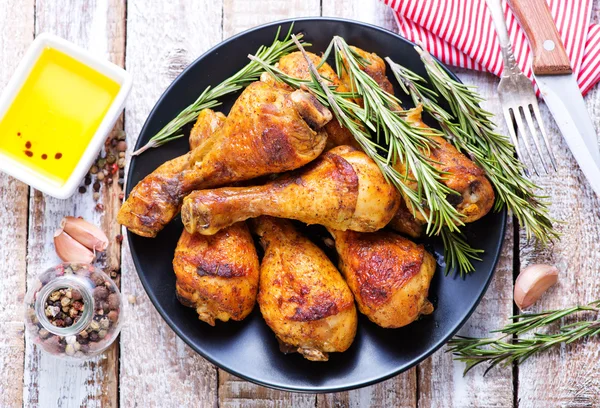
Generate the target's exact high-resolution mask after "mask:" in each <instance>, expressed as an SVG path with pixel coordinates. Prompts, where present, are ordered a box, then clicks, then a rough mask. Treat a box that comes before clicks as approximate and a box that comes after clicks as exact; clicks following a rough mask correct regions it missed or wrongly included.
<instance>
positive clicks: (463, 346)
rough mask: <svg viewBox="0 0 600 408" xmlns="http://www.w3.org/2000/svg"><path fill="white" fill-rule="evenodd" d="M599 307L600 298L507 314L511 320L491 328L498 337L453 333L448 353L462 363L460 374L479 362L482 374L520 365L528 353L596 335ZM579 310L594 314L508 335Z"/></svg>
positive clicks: (598, 322) (537, 326)
mask: <svg viewBox="0 0 600 408" xmlns="http://www.w3.org/2000/svg"><path fill="white" fill-rule="evenodd" d="M599 306H600V300H599V301H595V302H592V303H590V304H588V305H586V306H575V307H571V308H568V309H559V310H549V311H544V312H541V313H535V314H524V315H516V316H511V317H510V318H509V319H510V320H511V323H509V324H507V325H506V326H504V327H503V328H502V329H499V330H494V331H492V333H502V334H503V335H502V336H499V337H497V338H475V337H462V336H457V337H455V338H453V339H452V340H450V342H449V343H448V345H449V347H450V348H449V350H448V352H451V353H452V354H453V355H454V359H455V360H457V361H462V362H464V363H465V364H466V367H465V371H464V374H467V373H468V372H469V371H470V370H471V369H472V368H473V367H475V366H477V365H479V364H482V363H487V364H488V368H487V369H486V371H485V374H487V372H488V371H489V370H491V369H492V368H494V367H495V366H497V365H498V364H502V365H504V366H506V365H510V364H512V363H515V364H521V363H522V362H523V361H525V360H527V359H528V358H529V357H531V356H532V355H534V354H536V353H539V352H542V351H545V350H548V349H550V348H552V347H554V346H557V345H560V344H563V343H564V344H569V343H572V342H574V341H576V340H579V339H581V338H583V337H592V336H596V335H597V334H600V318H599V316H598V313H599V312H600V308H599ZM579 312H595V313H596V314H597V315H596V318H595V319H591V320H582V321H576V322H574V323H570V324H566V325H562V326H560V327H559V328H558V330H557V331H556V332H555V333H551V334H546V333H541V332H535V333H533V335H532V336H531V337H529V338H514V339H513V338H512V336H513V335H516V336H518V335H520V334H524V333H530V332H531V331H533V330H535V329H538V328H542V327H547V326H549V325H550V324H552V323H554V322H556V321H557V320H560V319H562V318H564V317H568V316H572V315H574V314H576V313H579ZM485 374H484V375H485Z"/></svg>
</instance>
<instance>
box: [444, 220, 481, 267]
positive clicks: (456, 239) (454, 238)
mask: <svg viewBox="0 0 600 408" xmlns="http://www.w3.org/2000/svg"><path fill="white" fill-rule="evenodd" d="M440 235H441V236H442V242H443V243H444V260H445V262H446V266H445V267H444V273H445V274H446V275H448V274H449V273H450V271H457V272H458V274H459V275H460V276H461V277H464V276H465V275H467V274H469V273H471V272H473V271H474V270H475V267H474V266H473V262H472V261H473V260H475V261H481V258H480V257H479V255H480V254H482V253H483V252H484V251H483V249H476V248H473V247H471V245H469V243H468V242H467V240H466V238H465V235H464V234H463V233H462V232H461V231H450V230H448V229H447V228H443V229H442V232H441V233H440Z"/></svg>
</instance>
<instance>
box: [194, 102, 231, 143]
mask: <svg viewBox="0 0 600 408" xmlns="http://www.w3.org/2000/svg"><path fill="white" fill-rule="evenodd" d="M225 119H226V116H225V115H223V114H222V113H221V112H215V111H214V110H212V109H202V110H201V111H200V113H199V114H198V119H197V120H196V123H195V124H194V127H193V128H192V130H191V132H190V150H194V149H195V148H196V147H198V146H200V145H201V144H202V143H203V142H205V141H207V140H208V139H209V138H210V137H211V136H212V135H213V133H215V132H216V131H217V130H219V129H220V128H222V127H223V125H224V124H225Z"/></svg>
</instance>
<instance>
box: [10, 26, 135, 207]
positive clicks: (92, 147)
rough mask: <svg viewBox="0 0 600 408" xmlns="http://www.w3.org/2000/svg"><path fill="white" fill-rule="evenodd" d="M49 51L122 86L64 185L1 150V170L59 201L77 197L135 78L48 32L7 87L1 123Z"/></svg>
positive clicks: (20, 64)
mask: <svg viewBox="0 0 600 408" xmlns="http://www.w3.org/2000/svg"><path fill="white" fill-rule="evenodd" d="M46 48H53V49H56V50H58V51H61V52H63V53H65V54H67V55H69V56H70V57H72V58H74V59H76V60H78V61H80V62H82V63H84V64H85V65H87V66H89V67H91V68H92V69H94V70H96V71H97V72H99V73H101V74H104V75H105V76H107V77H108V78H110V79H112V80H113V81H115V82H116V83H118V84H119V85H120V89H119V92H118V93H117V95H116V97H115V98H114V100H113V102H112V104H111V105H110V107H109V109H108V111H107V112H106V115H104V119H102V122H101V123H100V126H99V127H98V129H97V130H96V133H95V134H94V136H93V137H92V138H91V140H90V142H89V144H88V146H87V147H86V149H85V151H84V152H83V155H82V156H81V158H80V159H79V161H78V163H77V166H76V167H75V169H74V170H73V172H72V173H71V175H70V176H69V178H68V179H67V180H66V182H65V183H64V184H62V185H58V184H57V183H54V182H52V181H51V180H49V179H47V178H46V177H44V176H43V175H41V174H39V173H38V172H36V171H35V170H33V169H31V168H29V167H27V166H25V165H23V164H21V163H19V162H17V161H15V160H14V159H12V158H11V157H9V156H7V155H5V154H3V153H2V152H1V151H0V171H2V172H4V173H7V174H9V175H11V176H13V177H15V178H17V179H19V180H21V181H22V182H24V183H26V184H28V185H30V186H31V187H33V188H35V189H37V190H40V191H41V192H43V193H46V194H48V195H51V196H53V197H56V198H61V199H65V198H68V197H70V196H71V195H73V193H74V192H75V190H76V189H77V187H78V186H79V183H80V182H81V180H82V179H83V177H84V176H85V174H86V173H87V171H88V170H89V168H90V167H91V165H92V163H93V161H94V159H95V158H96V157H97V155H98V152H99V151H100V149H101V148H102V145H103V144H104V141H105V139H106V137H107V135H108V133H109V132H110V131H111V129H112V128H113V126H114V124H115V122H116V120H117V118H118V117H119V115H120V114H121V111H122V110H123V106H124V105H125V99H126V98H127V95H128V94H129V91H130V90H131V84H132V79H131V75H130V74H129V73H127V72H126V71H125V70H124V69H123V68H121V67H119V66H117V65H115V64H113V63H111V62H109V61H107V60H105V59H103V58H100V57H98V56H96V55H94V54H92V53H90V52H89V51H86V50H84V49H83V48H81V47H78V46H76V45H75V44H73V43H70V42H69V41H66V40H64V39H62V38H59V37H57V36H55V35H52V34H47V33H44V34H41V35H38V36H37V37H36V39H35V40H34V41H33V43H32V44H31V46H30V47H29V49H28V50H27V52H26V53H25V56H24V57H23V59H22V60H21V62H20V63H19V66H18V67H17V69H16V71H15V73H14V74H13V76H12V78H11V79H10V81H9V82H8V84H7V85H6V88H4V91H3V92H2V95H1V96H0V121H1V120H2V118H4V115H5V114H6V112H7V110H8V108H9V107H10V106H11V104H12V103H13V101H14V99H15V97H16V96H17V94H18V93H19V91H20V90H21V87H22V86H23V84H24V82H25V80H26V79H27V77H28V76H29V73H30V72H31V70H32V68H33V66H34V65H35V63H36V61H37V60H38V58H39V57H40V54H41V53H42V51H43V50H44V49H46ZM0 137H2V135H0Z"/></svg>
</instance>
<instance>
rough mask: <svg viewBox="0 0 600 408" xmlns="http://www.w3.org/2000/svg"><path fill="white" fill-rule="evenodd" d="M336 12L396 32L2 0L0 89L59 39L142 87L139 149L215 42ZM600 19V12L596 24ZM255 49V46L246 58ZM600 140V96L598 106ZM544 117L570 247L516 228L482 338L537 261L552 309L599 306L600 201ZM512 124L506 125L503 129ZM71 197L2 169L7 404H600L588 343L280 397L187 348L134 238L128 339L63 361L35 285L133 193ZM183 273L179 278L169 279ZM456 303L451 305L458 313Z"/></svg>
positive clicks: (126, 261) (0, 271)
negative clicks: (76, 220)
mask: <svg viewBox="0 0 600 408" xmlns="http://www.w3.org/2000/svg"><path fill="white" fill-rule="evenodd" d="M315 15H316V16H318V15H323V16H336V17H347V18H351V19H356V20H362V21H367V22H370V23H374V24H378V25H381V26H384V27H386V28H389V29H392V30H394V29H395V22H394V19H393V16H392V14H391V13H390V12H389V11H388V10H387V9H386V7H385V6H383V5H382V4H380V3H379V2H377V1H376V0H335V1H333V0H326V1H322V0H302V1H300V0H287V1H283V0H260V1H259V0H257V1H250V0H198V1H193V0H170V1H164V0H144V1H142V0H128V1H125V0H68V1H67V0H3V1H1V2H0V85H4V84H6V82H7V81H8V79H9V77H10V76H11V74H12V72H13V70H14V68H15V67H16V65H17V63H18V61H19V60H20V58H21V56H22V55H23V52H24V51H25V49H26V48H27V47H28V46H29V44H30V43H31V41H32V40H33V38H34V36H35V35H36V34H37V33H42V32H52V33H55V34H57V35H59V36H61V37H64V38H67V39H68V40H70V41H73V42H75V43H77V44H79V45H81V46H83V47H85V48H88V49H90V50H92V51H94V52H96V53H98V54H100V55H104V56H106V57H107V58H110V59H111V60H112V61H113V62H115V63H117V64H119V65H122V66H125V67H126V68H127V70H128V71H129V72H131V73H132V74H133V77H134V81H135V83H134V87H133V91H132V92H131V95H130V96H129V99H128V102H127V106H126V109H125V113H124V115H123V120H122V121H120V122H119V123H118V124H117V126H116V129H123V128H124V130H125V132H126V133H127V138H128V142H129V146H130V149H131V147H132V146H133V145H134V142H135V140H136V137H137V135H138V133H139V131H140V129H141V126H142V124H143V122H144V120H145V118H146V116H147V115H148V113H149V111H150V109H151V108H152V106H153V105H154V103H155V102H156V100H157V98H158V97H159V96H160V94H161V93H162V92H163V90H164V89H165V88H166V87H167V86H168V85H169V83H170V82H171V81H172V80H173V79H174V78H175V77H176V76H177V75H178V74H179V73H180V72H181V70H182V69H183V68H185V67H186V66H187V65H188V64H189V63H190V62H191V61H193V60H194V59H195V58H196V57H198V56H199V55H200V54H202V53H203V52H204V51H206V50H207V49H208V48H209V47H211V46H213V45H215V44H217V43H219V42H220V41H222V40H224V39H226V38H228V37H230V36H232V35H233V34H236V33H238V32H240V31H242V30H245V29H247V28H250V27H253V26H256V25H258V24H261V23H265V22H269V21H274V20H278V19H283V18H289V17H295V16H315ZM599 17H600V9H599V4H598V2H596V3H595V6H594V11H593V17H592V18H593V20H594V21H597V20H598V18H599ZM243 52H246V51H243ZM458 74H459V76H460V77H461V78H462V79H463V80H464V81H465V82H467V83H472V84H476V85H478V86H479V90H480V92H481V93H482V94H483V95H484V96H485V97H486V98H487V99H488V101H487V103H486V107H487V108H488V109H490V110H491V111H493V112H495V113H500V109H499V104H498V100H497V95H496V92H495V90H496V84H497V82H498V81H497V78H494V77H492V76H490V75H486V74H478V73H472V72H465V71H458ZM586 101H587V105H588V110H589V112H590V114H591V115H592V118H595V122H596V127H597V128H598V129H600V123H599V122H600V120H599V119H598V118H599V117H600V92H598V89H595V90H593V91H592V92H591V93H590V94H589V95H588V96H587V97H586ZM542 111H543V112H544V116H545V118H546V119H547V120H546V124H547V127H548V128H549V132H550V135H551V139H552V145H553V146H554V149H555V152H556V156H557V159H558V162H559V166H560V167H559V170H558V173H557V174H555V175H553V176H552V177H542V178H538V179H536V182H538V183H539V184H540V185H541V186H543V187H544V192H545V193H546V194H548V195H549V196H550V198H551V200H552V203H553V204H552V206H551V211H552V216H553V217H555V218H556V219H558V220H561V221H563V222H564V223H563V224H559V225H558V228H559V230H560V231H561V232H562V234H563V236H562V240H561V241H560V242H557V243H555V244H554V245H553V246H551V247H549V248H545V249H544V248H539V247H538V246H537V245H536V244H535V243H528V242H526V241H525V238H524V235H523V232H522V231H521V230H520V229H519V228H518V226H516V225H515V223H514V222H513V221H512V220H511V221H509V225H508V229H507V234H506V242H505V244H504V249H503V253H502V258H501V260H500V263H499V265H498V267H497V270H496V274H495V277H494V279H493V282H492V284H491V286H490V288H489V290H488V292H487V294H486V296H485V298H484V300H483V301H482V303H481V304H480V305H479V307H478V308H477V311H476V312H475V313H474V314H473V316H472V318H471V319H470V320H469V322H468V323H467V324H466V325H465V327H464V328H463V329H462V331H461V333H462V334H464V335H479V336H480V335H484V334H485V333H486V332H487V331H488V330H490V329H494V328H497V327H498V326H500V325H501V324H503V323H504V322H505V318H506V317H507V316H508V315H510V314H511V313H513V311H514V310H515V309H514V306H513V302H512V288H513V278H514V276H516V274H517V273H518V272H519V270H520V268H521V267H522V266H524V265H528V264H531V263H540V262H544V263H552V264H557V265H559V267H560V268H561V278H560V283H559V284H558V285H557V286H555V287H554V288H552V289H551V290H550V292H549V293H548V294H547V296H545V297H544V299H543V300H542V301H541V302H539V305H538V307H539V308H540V309H541V308H554V307H562V306H567V305H571V304H574V303H583V302H589V301H592V300H594V299H600V284H599V283H598V278H599V276H600V273H599V269H600V267H599V265H600V262H599V261H600V210H599V209H598V207H599V204H600V203H599V200H598V197H596V196H594V194H593V192H592V191H591V189H590V188H589V187H588V186H587V184H586V181H585V179H584V177H583V175H582V173H581V172H580V171H579V169H578V168H577V166H576V164H575V161H574V160H573V158H572V156H571V154H570V153H569V151H568V150H567V147H566V145H565V143H564V142H563V141H562V138H561V137H560V135H559V133H558V131H557V129H556V127H555V125H554V124H553V122H552V120H551V119H550V118H549V117H548V113H547V110H546V108H545V106H542ZM498 122H499V125H500V126H501V129H502V130H503V131H504V132H505V131H506V129H505V128H503V127H504V126H505V125H504V123H502V122H503V121H502V120H498ZM101 193H102V195H101V202H102V203H103V204H104V211H102V212H97V211H95V210H94V207H95V202H94V201H93V199H92V193H91V192H87V193H85V194H77V193H76V195H75V196H73V197H72V198H71V199H69V200H57V199H53V198H50V197H47V196H45V195H43V194H41V193H39V192H38V191H35V190H33V189H30V188H28V187H27V186H26V185H24V184H22V183H20V182H18V181H16V180H14V179H12V178H10V177H8V176H5V175H3V174H0V226H1V227H0V373H1V375H0V407H12V406H21V405H25V406H27V407H37V406H47V407H76V406H86V407H100V406H102V407H110V406H122V407H136V406H139V407H189V406H198V407H205V406H217V405H218V406H227V407H240V406H244V407H258V406H268V407H290V406H293V407H311V408H312V407H315V406H318V407H329V406H354V407H366V406H378V407H379V406H380V407H417V406H418V407H510V406H516V405H519V406H521V407H534V406H535V407H554V406H565V407H567V406H568V407H592V406H600V341H599V340H598V339H595V340H591V341H583V342H580V343H577V344H575V345H571V346H568V347H567V346H563V347H560V348H558V349H556V350H553V351H551V352H548V353H545V354H544V355H541V356H538V357H534V358H532V359H531V360H530V361H528V362H526V363H525V364H523V365H522V366H520V367H507V368H498V369H495V370H493V371H491V372H490V373H489V374H488V375H487V376H486V377H483V376H482V374H483V369H476V370H474V371H473V372H472V373H470V374H469V375H467V376H466V377H463V376H462V370H463V368H464V367H463V364H461V363H455V362H453V361H452V358H451V356H450V355H449V354H447V353H444V349H442V350H440V351H438V352H437V353H435V354H434V355H433V356H432V357H431V358H429V359H428V360H426V361H425V362H423V363H422V364H420V365H419V366H418V367H416V368H413V369H411V370H409V371H407V372H405V373H403V374H401V375H399V376H397V377H396V378H393V379H391V380H388V381H385V382H383V383H380V384H377V385H374V386H371V387H368V388H363V389H360V390H355V391H350V392H343V393H337V394H326V395H308V394H294V393H287V392H280V391H274V390H271V389H267V388H263V387H260V386H257V385H254V384H252V383H249V382H246V381H242V380H240V379H237V378H235V377H233V376H232V375H230V374H227V373H226V372H224V371H222V370H219V369H217V368H216V367H214V366H213V365H211V364H210V363H208V362H207V361H205V360H204V359H202V358H201V357H199V356H198V355H197V354H196V353H194V352H193V351H192V350H191V349H190V348H189V347H187V346H186V345H185V344H184V343H183V342H182V341H181V340H179V338H178V337H177V336H176V335H175V334H174V333H173V332H172V331H171V329H170V328H169V327H168V326H167V325H166V324H165V322H164V321H163V320H162V319H161V317H160V316H159V315H158V313H157V312H156V310H155V309H154V307H153V306H152V303H151V302H150V300H149V299H148V297H147V296H146V294H145V292H144V290H143V288H142V286H141V284H140V281H139V279H138V277H137V274H136V272H135V270H134V267H133V264H132V261H131V256H130V254H129V249H128V247H127V245H126V243H123V245H122V246H120V245H119V244H118V243H117V242H116V241H115V242H112V244H111V246H110V248H109V251H108V253H107V256H106V258H105V259H103V260H102V262H101V264H102V266H103V267H105V268H107V269H109V270H111V271H118V272H119V273H120V274H121V275H120V276H121V279H120V280H121V288H122V291H123V294H124V296H125V297H126V298H129V299H131V300H133V297H135V301H134V302H132V303H130V302H126V303H127V304H126V310H125V312H126V314H127V317H128V319H127V322H126V324H125V325H124V327H123V331H122V334H121V337H120V341H119V342H118V344H115V345H114V346H113V347H112V348H111V349H110V350H109V351H108V352H106V353H105V354H104V355H103V356H101V357H99V358H96V359H94V360H91V361H88V362H85V363H80V364H73V363H71V364H66V363H64V362H57V361H56V360H54V359H53V358H51V357H49V356H47V355H45V354H42V353H41V352H40V350H38V349H36V348H35V347H34V346H33V345H32V344H31V343H29V342H28V341H26V339H25V336H24V333H23V306H22V299H23V295H24V292H25V290H26V287H27V282H28V281H31V279H33V277H34V276H35V275H36V274H37V273H39V272H40V271H43V270H44V269H45V268H47V267H49V266H51V265H53V264H56V263H57V262H58V261H59V260H58V258H57V257H56V255H55V254H54V249H53V246H52V245H51V242H52V235H53V232H54V230H55V229H56V228H57V226H58V224H59V222H60V219H61V218H62V217H63V216H65V215H76V216H83V217H84V218H86V219H89V220H91V221H94V222H96V223H98V224H101V225H102V226H103V228H104V229H105V231H109V235H110V236H111V237H115V236H116V235H117V234H119V233H120V230H119V227H118V226H117V224H116V222H115V214H116V211H117V209H118V205H119V200H118V195H119V193H120V189H119V186H118V185H117V184H116V183H115V184H113V186H112V187H110V188H104V187H103V189H102V191H101ZM169 272H170V271H165V273H169ZM445 307H452V305H446V306H445Z"/></svg>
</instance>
